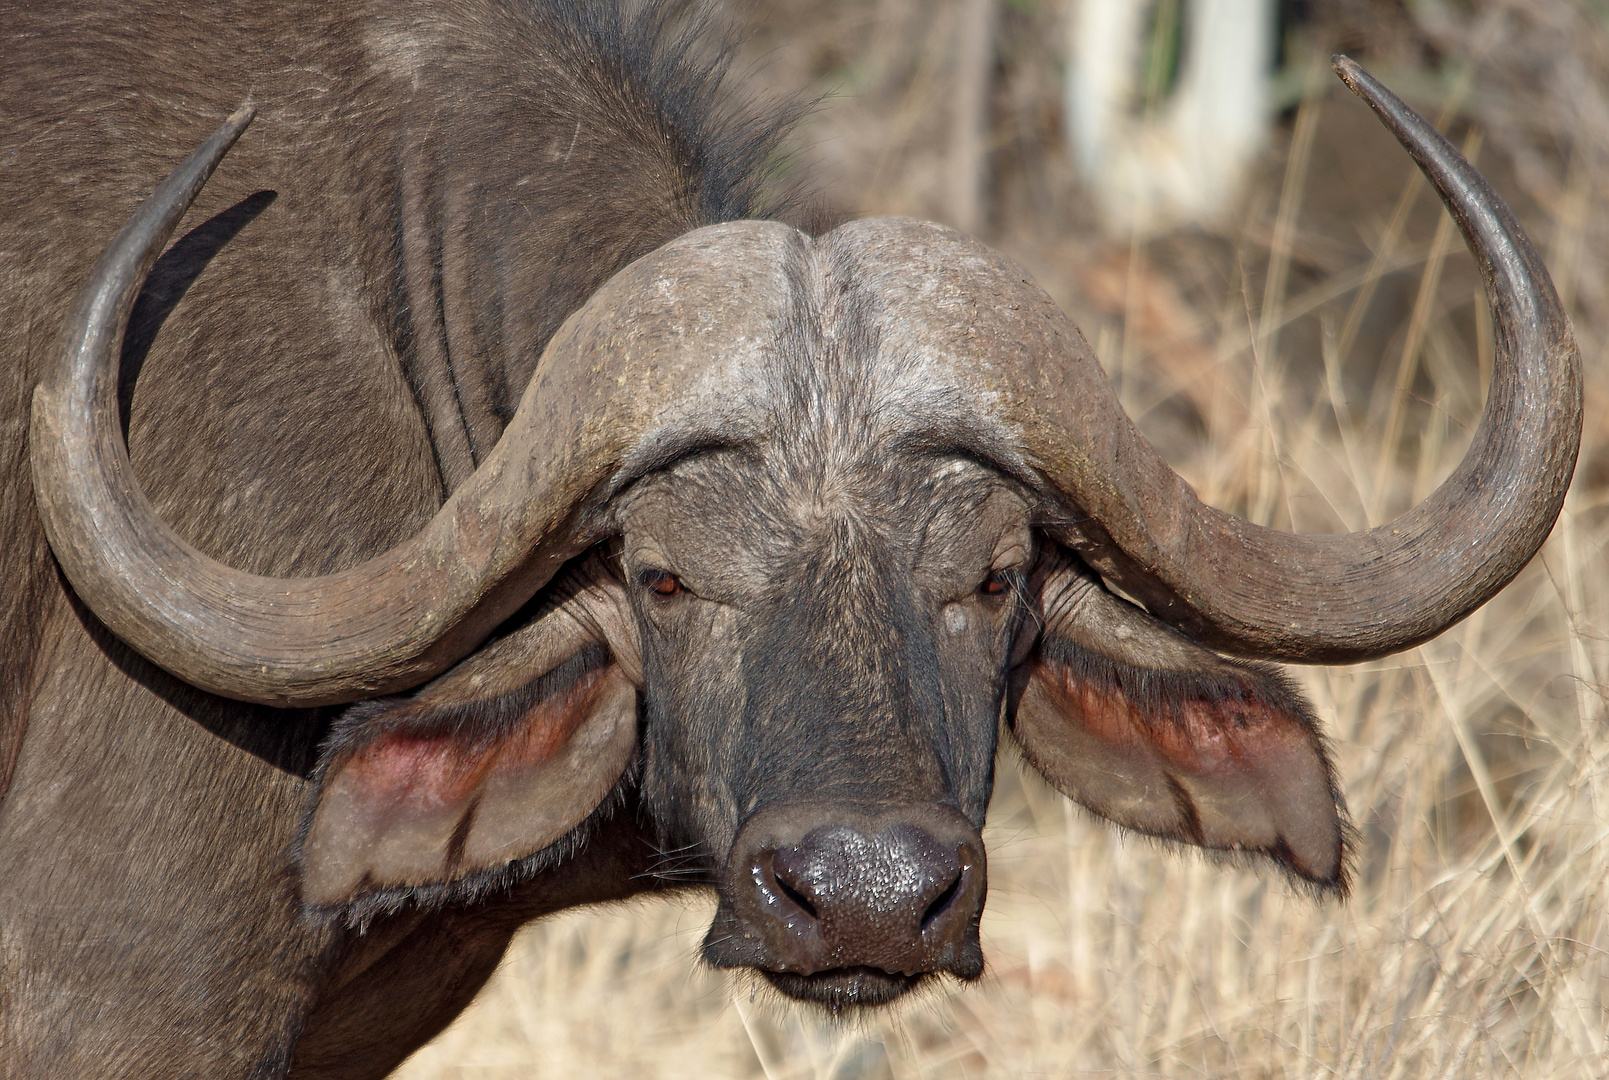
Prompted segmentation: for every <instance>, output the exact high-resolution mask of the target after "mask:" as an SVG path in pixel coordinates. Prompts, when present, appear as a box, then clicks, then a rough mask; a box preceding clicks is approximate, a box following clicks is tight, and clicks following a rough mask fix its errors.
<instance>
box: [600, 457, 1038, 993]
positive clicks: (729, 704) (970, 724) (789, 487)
mask: <svg viewBox="0 0 1609 1080" xmlns="http://www.w3.org/2000/svg"><path fill="white" fill-rule="evenodd" d="M867 430H868V433H869V434H870V433H872V430H871V429H867ZM851 439H852V437H851ZM851 439H845V440H840V441H839V442H837V443H836V444H835V445H834V447H833V449H834V451H835V457H834V458H833V459H831V460H823V459H821V458H819V457H818V458H815V459H814V460H813V459H812V457H811V451H810V449H809V447H808V446H807V445H801V444H802V443H807V442H808V440H791V439H790V440H787V441H786V442H785V443H784V444H782V445H781V446H778V447H776V448H774V449H773V450H772V451H771V452H769V453H762V454H758V455H748V454H743V453H737V452H722V453H709V454H702V455H698V456H695V457H692V458H690V459H688V460H685V461H683V462H681V463H679V464H678V465H676V466H675V467H674V468H672V469H669V470H666V471H665V472H663V473H660V474H658V475H656V476H654V477H652V478H650V479H648V480H646V481H644V482H643V483H642V484H641V485H639V487H638V488H637V489H636V490H633V491H632V492H631V493H630V494H629V496H628V497H627V498H626V499H625V500H624V506H623V507H622V513H621V523H622V528H621V534H620V535H621V543H620V548H619V563H618V566H619V574H620V577H621V579H622V580H623V582H624V583H625V587H626V589H627V592H628V594H629V596H630V603H631V607H632V610H633V613H634V615H635V620H634V621H635V625H636V627H637V629H638V633H639V634H640V641H641V655H642V665H643V685H644V687H645V690H644V710H643V711H644V719H645V728H644V761H643V772H642V795H643V800H644V803H645V805H646V807H647V808H648V809H649V810H650V812H651V813H652V815H653V818H654V820H655V821H656V822H657V823H659V825H660V827H661V828H662V829H663V830H664V831H665V833H666V837H667V840H668V842H669V843H670V844H671V845H672V846H674V847H676V848H678V849H680V848H691V849H695V850H699V851H702V852H705V853H707V854H708V855H709V856H710V857H712V859H713V860H714V863H715V866H716V867H717V870H716V879H717V881H718V889H719V894H720V907H719V910H718V912H717V914H716V917H715V922H714V925H713V926H712V927H711V928H710V932H709V936H708V938H707V939H706V941H705V944H704V955H705V957H706V959H708V960H709V961H710V962H711V963H714V964H716V965H718V966H722V967H740V966H741V967H752V968H756V969H758V970H760V971H761V972H763V973H765V975H766V976H767V977H768V978H769V979H770V980H771V981H772V982H773V983H774V984H776V985H777V986H778V987H779V988H781V989H782V990H784V991H785V992H787V993H789V994H791V995H793V996H795V997H800V998H808V999H813V1000H817V1001H821V1002H824V1003H827V1004H830V1005H837V1004H841V1003H878V1002H882V1001H886V1000H889V999H891V998H893V997H895V996H898V994H900V993H901V992H903V991H904V990H905V989H906V988H908V987H909V986H910V985H912V984H913V983H914V982H915V981H916V980H918V979H919V978H921V977H922V976H923V975H926V974H928V973H931V972H947V973H949V974H952V975H955V976H958V977H960V978H963V979H972V978H976V977H977V976H978V975H979V974H980V973H981V972H982V968H983V959H982V953H981V950H980V947H979V944H978V920H979V917H980V915H981V913H982V908H983V898H984V890H985V879H984V853H983V843H982V839H981V837H980V836H979V833H978V829H979V827H980V826H981V825H982V823H983V817H984V811H985V808H986V807H987V804H988V800H989V792H990V786H991V782H992V775H993V762H994V753H995V741H996V733H997V730H998V725H999V719H1000V715H1001V707H1002V703H1003V701H1004V699H1005V696H1006V692H1007V686H1008V682H1009V676H1010V672H1011V668H1012V661H1013V658H1014V655H1015V653H1016V652H1017V651H1018V650H1019V642H1020V641H1022V640H1023V635H1024V628H1025V623H1026V622H1027V619H1026V615H1027V607H1026V606H1025V605H1024V603H1023V602H1022V594H1023V590H1024V588H1025V586H1026V583H1027V576H1028V571H1029V569H1030V568H1031V564H1032V560H1033V555H1034V544H1033V538H1032V535H1031V532H1030V530H1029V528H1028V521H1029V520H1030V513H1029V508H1030V506H1031V502H1030V499H1029V497H1028V495H1027V494H1026V493H1025V492H1023V491H1022V490H1020V489H1019V488H1018V487H1017V486H1016V485H1013V484H1011V483H1009V482H1007V481H1005V480H1004V479H1003V478H1002V477H1000V476H999V475H998V474H996V473H994V472H992V471H991V470H989V469H987V468H984V467H981V466H979V465H977V464H975V463H972V462H968V461H965V460H960V459H954V458H946V457H942V456H929V455H915V454H908V453H900V452H898V451H890V450H888V449H887V448H886V447H884V446H881V445H879V443H878V441H877V440H876V439H875V438H867V439H860V440H853V441H851ZM855 442H860V443H862V445H858V446H857V445H855Z"/></svg>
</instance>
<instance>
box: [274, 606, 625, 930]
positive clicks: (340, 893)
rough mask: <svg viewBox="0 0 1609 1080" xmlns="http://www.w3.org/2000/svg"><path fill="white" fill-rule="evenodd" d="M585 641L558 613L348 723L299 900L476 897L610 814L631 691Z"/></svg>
mask: <svg viewBox="0 0 1609 1080" xmlns="http://www.w3.org/2000/svg"><path fill="white" fill-rule="evenodd" d="M579 630H580V627H579V625H578V624H577V623H576V622H575V620H573V619H571V618H569V616H568V615H567V614H566V613H565V612H563V611H558V612H554V613H552V614H551V615H550V616H549V617H548V618H546V619H543V620H540V621H539V622H538V623H536V624H533V625H531V626H528V627H526V628H525V629H523V630H521V631H519V632H518V633H516V634H513V635H510V636H509V637H508V638H505V639H503V640H502V641H500V642H498V643H496V644H495V645H492V646H489V647H487V648H485V649H482V650H481V651H480V652H478V653H475V654H474V655H472V656H471V657H470V658H469V659H467V660H465V661H463V662H462V663H460V664H459V665H458V666H457V667H455V668H453V669H452V670H451V671H449V672H447V673H446V674H444V675H442V676H440V677H439V678H437V679H436V680H434V681H433V682H431V683H428V684H426V686H425V687H424V688H423V689H422V690H421V691H419V692H418V693H417V694H415V695H414V696H412V697H406V698H382V699H379V700H376V701H369V702H364V703H362V704H360V705H357V706H354V707H353V708H352V709H350V710H348V711H347V713H346V715H345V716H343V717H342V718H341V720H340V721H338V723H337V725H336V728H335V731H334V732H333V733H332V735H331V737H330V739H329V740H328V741H327V743H326V746H325V748H324V750H323V753H322V760H321V762H320V765H319V770H318V774H317V776H316V791H315V794H314V801H313V805H312V808H311V811H310V813H309V815H308V818H307V820H306V821H305V823H304V825H303V838H302V842H301V847H300V855H299V861H300V868H301V878H302V897H303V899H304V900H305V901H306V902H308V903H310V904H314V905H317V906H321V907H322V906H334V905H343V904H351V903H352V902H354V901H359V900H363V899H364V898H375V897H376V896H381V897H386V898H388V899H389V900H390V901H391V902H397V901H400V900H401V899H402V898H404V897H407V896H412V897H413V898H415V899H419V900H437V901H440V900H446V899H454V898H458V897H460V896H468V895H472V894H473V893H474V892H475V891H476V888H477V886H478V885H481V884H485V883H486V882H487V881H488V879H493V880H497V879H498V874H497V872H498V871H502V870H504V869H505V868H508V867H509V865H510V864H511V863H514V862H516V861H517V860H522V859H526V858H528V857H529V856H532V855H534V854H536V853H538V852H542V851H543V850H544V849H546V848H548V847H550V846H551V845H553V844H554V843H555V842H557V841H559V840H561V839H563V838H564V837H565V836H566V835H568V834H569V833H570V832H571V831H572V830H573V829H575V827H576V826H577V825H579V824H580V823H581V822H583V821H584V820H585V819H586V818H587V817H588V816H589V815H590V814H591V813H592V812H593V811H594V810H595V809H597V808H598V806H599V805H600V804H602V803H603V802H604V801H605V800H606V799H608V797H609V795H610V793H611V791H613V790H614V788H615V786H616V783H617V782H618V780H619V779H620V777H621V775H622V774H623V773H624V772H625V771H626V770H627V768H628V767H629V766H630V764H631V761H632V758H633V756H634V755H635V753H636V749H637V694H636V688H635V687H634V686H633V684H632V683H631V681H630V680H629V679H628V678H627V677H626V675H625V673H624V672H623V671H622V669H621V666H620V665H619V664H618V663H616V662H614V661H613V660H612V659H611V657H610V653H609V651H608V649H607V648H606V647H605V646H604V645H602V644H601V643H599V642H598V641H597V639H596V638H594V637H587V636H584V635H583V634H581V633H579V632H578V631H579ZM556 637H558V638H560V639H568V640H558V641H556V640H555V638H556ZM577 638H579V639H580V640H579V641H577V640H575V639H577ZM564 646H568V648H566V647H564ZM555 653H558V654H560V656H559V657H558V658H556V657H555V655H554V654H555Z"/></svg>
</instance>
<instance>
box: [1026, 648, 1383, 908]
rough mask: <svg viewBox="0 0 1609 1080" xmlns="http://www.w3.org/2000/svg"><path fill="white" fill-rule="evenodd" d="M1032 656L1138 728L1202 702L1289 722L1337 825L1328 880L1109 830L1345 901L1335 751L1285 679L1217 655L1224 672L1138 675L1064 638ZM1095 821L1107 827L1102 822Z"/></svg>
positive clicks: (1344, 834)
mask: <svg viewBox="0 0 1609 1080" xmlns="http://www.w3.org/2000/svg"><path fill="white" fill-rule="evenodd" d="M1203 651H1205V650H1203ZM1039 655H1040V658H1041V660H1043V661H1046V662H1049V663H1051V664H1053V665H1055V666H1057V667H1061V668H1064V669H1066V670H1067V671H1068V672H1070V673H1071V674H1072V676H1073V677H1074V678H1076V679H1079V680H1081V681H1083V682H1086V683H1089V684H1091V685H1093V686H1095V687H1097V688H1099V689H1101V690H1103V691H1105V692H1107V693H1111V694H1117V695H1121V696H1122V697H1123V698H1125V699H1126V700H1127V701H1129V702H1130V703H1131V704H1132V705H1133V706H1134V707H1135V711H1136V712H1137V713H1138V714H1139V715H1140V717H1141V718H1142V719H1143V722H1145V723H1146V724H1149V725H1159V724H1170V725H1174V726H1179V727H1182V726H1183V723H1184V721H1183V712H1184V707H1185V705H1186V703H1189V702H1206V703H1207V704H1209V705H1214V706H1222V705H1232V704H1243V705H1254V704H1255V705H1262V706H1267V707H1271V708H1274V709H1276V710H1278V711H1280V712H1282V713H1284V714H1286V715H1288V716H1291V717H1293V718H1294V719H1295V720H1296V721H1297V722H1298V723H1300V724H1301V725H1302V727H1303V729H1305V730H1306V732H1307V733H1308V735H1309V736H1310V737H1311V738H1312V740H1313V745H1314V747H1315V748H1316V751H1317V753H1318V757H1319V762H1320V764H1321V766H1322V768H1323V770H1324V784H1325V788H1326V790H1327V791H1328V793H1329V796H1330V802H1331V803H1332V804H1333V805H1334V807H1335V813H1336V816H1337V818H1338V819H1339V820H1340V826H1341V861H1340V865H1339V868H1338V870H1337V872H1336V876H1335V878H1334V880H1331V881H1315V880H1313V879H1311V878H1307V877H1303V876H1302V875H1300V874H1298V873H1296V872H1295V871H1294V870H1292V869H1291V867H1290V865H1289V864H1288V862H1287V861H1286V860H1285V859H1282V858H1281V857H1280V855H1279V853H1278V852H1250V851H1229V850H1224V849H1221V848H1208V847H1202V846H1200V845H1196V844H1192V843H1190V842H1188V841H1186V840H1181V839H1179V838H1177V837H1173V836H1165V835H1158V834H1154V833H1148V832H1142V831H1140V830H1138V829H1134V828H1131V827H1129V826H1126V825H1118V824H1117V823H1115V822H1108V824H1112V825H1113V826H1114V827H1116V828H1118V829H1120V830H1121V831H1122V832H1123V833H1124V834H1126V835H1133V836H1144V837H1146V838H1147V839H1148V840H1151V841H1154V842H1156V843H1157V844H1159V845H1161V846H1163V847H1166V848H1167V849H1169V850H1188V851H1194V852H1198V853H1200V854H1201V855H1203V856H1204V857H1206V858H1207V859H1209V860H1210V861H1212V862H1214V863H1218V864H1220V865H1222V864H1228V865H1233V866H1237V867H1255V866H1258V865H1263V863H1262V860H1263V859H1272V860H1273V861H1274V862H1275V863H1276V864H1277V865H1278V866H1279V867H1280V869H1281V870H1282V871H1283V872H1284V874H1285V876H1286V878H1287V879H1288V880H1289V881H1290V883H1291V885H1292V886H1293V887H1294V888H1295V889H1296V890H1297V891H1299V892H1301V893H1303V894H1305V895H1307V896H1309V897H1312V898H1313V899H1315V900H1317V899H1322V898H1325V897H1329V896H1335V897H1337V898H1338V899H1342V900H1344V899H1346V896H1347V894H1348V893H1349V892H1350V891H1351V887H1352V876H1353V871H1354V862H1355V860H1356V857H1357V847H1358V843H1359V840H1360V834H1359V832H1358V829H1357V826H1356V825H1355V824H1354V823H1353V821H1352V815H1351V813H1350V812H1349V811H1348V809H1347V805H1346V795H1345V793H1344V792H1343V791H1342V790H1341V786H1340V782H1339V780H1338V777H1337V772H1336V769H1335V759H1334V750H1333V749H1332V747H1331V745H1330V740H1329V738H1328V737H1327V736H1326V735H1325V734H1324V731H1323V729H1322V728H1321V727H1320V726H1319V722H1318V717H1317V715H1316V713H1315V712H1314V710H1313V706H1312V705H1311V704H1309V703H1308V701H1307V698H1306V697H1304V696H1303V694H1302V692H1301V690H1299V689H1298V688H1297V686H1296V683H1295V682H1294V681H1293V680H1292V679H1291V678H1290V676H1289V675H1287V674H1285V672H1283V671H1281V670H1280V669H1279V668H1277V667H1275V666H1274V665H1272V664H1267V663H1261V662H1258V661H1252V660H1240V659H1236V658H1233V657H1226V656H1219V655H1218V654H1217V653H1209V654H1208V655H1210V656H1212V657H1213V658H1214V659H1216V660H1217V661H1218V662H1219V663H1220V664H1222V665H1223V666H1224V669H1225V670H1220V671H1174V670H1167V669H1162V668H1142V667H1137V666H1135V665H1132V664H1127V663H1123V662H1121V661H1118V660H1114V659H1112V658H1111V657H1109V656H1104V655H1102V654H1100V653H1097V652H1094V651H1092V650H1090V649H1086V648H1084V647H1083V646H1082V645H1079V644H1077V643H1076V642H1073V641H1070V640H1068V639H1066V638H1063V637H1056V636H1050V635H1047V636H1046V637H1044V638H1042V639H1041V642H1040V646H1039ZM1030 760H1031V758H1030ZM1075 801H1076V800H1075ZM1085 809H1086V810H1088V812H1089V813H1091V814H1093V815H1095V816H1097V817H1098V816H1099V815H1098V814H1097V812H1096V811H1094V810H1089V808H1087V807H1086V808H1085ZM1101 820H1102V821H1106V819H1105V818H1101Z"/></svg>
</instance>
